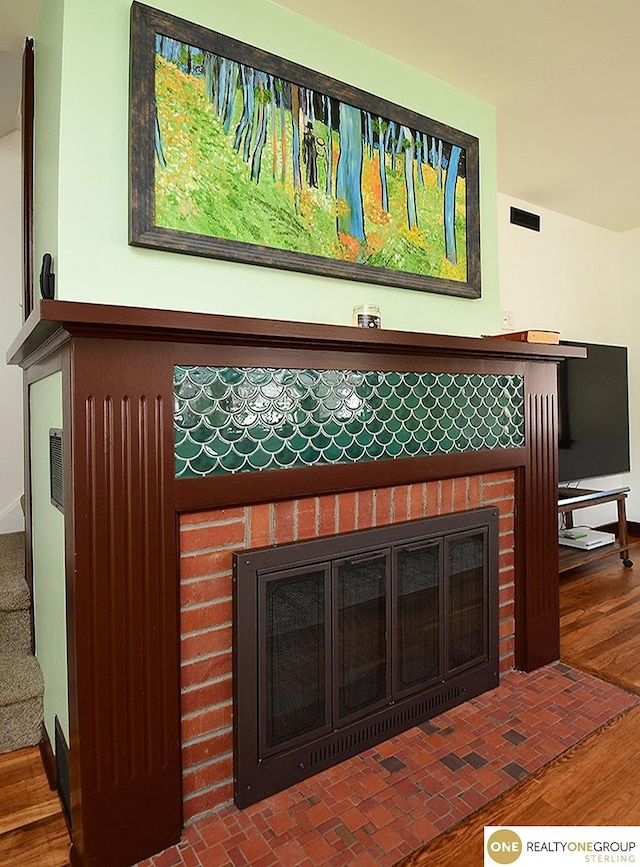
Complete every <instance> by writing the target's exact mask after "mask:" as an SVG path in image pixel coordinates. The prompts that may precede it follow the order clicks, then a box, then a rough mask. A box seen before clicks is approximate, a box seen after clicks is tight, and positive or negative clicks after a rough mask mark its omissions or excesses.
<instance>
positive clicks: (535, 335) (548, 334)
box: [490, 329, 560, 343]
mask: <svg viewBox="0 0 640 867" xmlns="http://www.w3.org/2000/svg"><path fill="white" fill-rule="evenodd" d="M490 337H492V338H493V339H495V340H516V341H519V342H521V343H560V332H559V331H540V330H537V331H536V330H531V329H529V330H527V331H505V332H503V333H502V334H491V335H490Z"/></svg>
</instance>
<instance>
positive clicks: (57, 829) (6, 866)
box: [0, 747, 70, 867]
mask: <svg viewBox="0 0 640 867" xmlns="http://www.w3.org/2000/svg"><path fill="white" fill-rule="evenodd" d="M69 845H70V841H69V834H68V833H67V826H66V824H65V821H64V818H63V816H62V810H61V808H60V802H59V800H58V796H57V794H56V793H55V792H52V791H51V789H50V788H49V783H48V782H47V777H46V775H45V772H44V769H43V767H42V761H41V759H40V751H39V750H38V748H37V747H32V748H27V749H24V750H17V751H16V752H12V753H4V754H3V755H0V864H2V865H3V867H68V865H69Z"/></svg>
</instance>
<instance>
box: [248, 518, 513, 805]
mask: <svg viewBox="0 0 640 867" xmlns="http://www.w3.org/2000/svg"><path fill="white" fill-rule="evenodd" d="M497 526H498V512H497V509H477V510H472V511H469V512H461V513H456V514H453V515H446V516H440V517H437V518H428V519H421V520H419V521H408V522H405V523H401V524H394V525H391V526H388V527H379V528H375V529H373V530H365V531H358V532H355V533H346V534H341V535H338V536H331V537H328V538H322V539H315V540H312V541H308V542H300V543H294V544H291V545H282V546H279V547H272V548H265V549H258V550H254V551H245V552H242V553H238V554H236V555H235V558H234V763H235V778H236V790H235V798H236V803H237V804H238V806H240V807H244V806H248V805H249V804H251V803H254V802H255V801H258V800H260V799H261V798H264V797H266V796H267V795H269V794H272V793H273V792H276V791H279V790H280V789H283V788H286V786H289V785H291V784H292V783H294V782H297V781H299V780H301V779H304V778H305V777H307V776H310V774H312V773H315V772H317V771H318V770H321V769H322V768H325V767H329V766H330V765H331V764H335V763H336V762H338V761H341V760H342V759H344V758H347V757H348V756H351V755H354V754H356V753H357V752H360V751H361V750H363V749H365V748H367V747H369V746H372V745H373V744H375V743H378V742H379V741H380V740H383V739H385V738H388V737H390V736H391V735H393V734H395V733H398V732H400V731H402V730H404V729H406V728H408V727H409V726H410V725H415V724H417V723H418V722H420V721H422V720H424V719H426V718H428V717H429V716H433V715H434V714H436V713H439V712H440V711H442V710H445V709H446V708H448V707H452V706H453V705H455V704H458V703H460V702H461V701H465V700H466V699H468V698H471V697H472V696H474V695H478V694H479V693H481V692H484V691H485V690H487V689H490V688H492V687H493V686H495V685H497V683H498V625H497V624H498V616H497V607H498V563H497V536H498V531H497Z"/></svg>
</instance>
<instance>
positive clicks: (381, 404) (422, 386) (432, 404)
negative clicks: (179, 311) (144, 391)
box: [173, 365, 524, 478]
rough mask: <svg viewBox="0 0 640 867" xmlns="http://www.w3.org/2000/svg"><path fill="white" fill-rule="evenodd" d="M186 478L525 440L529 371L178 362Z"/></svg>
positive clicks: (179, 441) (177, 415)
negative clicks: (526, 377) (526, 375)
mask: <svg viewBox="0 0 640 867" xmlns="http://www.w3.org/2000/svg"><path fill="white" fill-rule="evenodd" d="M173 377H174V396H175V410H174V431H175V473H176V477H177V478H197V477H200V476H209V475H221V474H226V473H241V472H254V471H256V470H281V469H287V468H290V467H312V466H322V465H326V464H342V463H354V462H357V461H372V460H377V459H379V458H380V459H389V458H408V457H416V456H419V457H424V456H427V455H441V454H451V453H462V452H469V451H480V450H483V449H506V448H516V447H519V446H522V445H524V380H523V377H522V376H520V375H507V374H488V373H472V374H468V373H415V372H404V371H403V372H400V371H375V370H309V369H288V368H287V369H285V368H265V367H203V366H187V365H184V366H176V367H174V371H173Z"/></svg>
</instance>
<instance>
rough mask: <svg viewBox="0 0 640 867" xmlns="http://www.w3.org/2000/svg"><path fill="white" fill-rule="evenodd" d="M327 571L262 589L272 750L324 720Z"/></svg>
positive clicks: (266, 742)
mask: <svg viewBox="0 0 640 867" xmlns="http://www.w3.org/2000/svg"><path fill="white" fill-rule="evenodd" d="M325 587H326V577H325V573H324V572H323V571H314V572H310V573H307V574H302V575H297V576H293V577H287V578H279V579H274V580H271V581H268V582H266V584H265V588H264V593H265V598H264V632H265V644H266V647H265V648H264V653H262V654H261V655H260V661H261V664H262V665H263V666H264V671H263V672H262V673H261V677H260V680H261V681H262V682H263V683H264V687H265V727H264V733H263V735H264V746H265V747H266V748H267V749H269V748H270V747H275V746H277V745H278V744H281V743H283V742H289V741H292V740H294V739H296V738H298V737H300V736H301V735H304V734H306V733H308V732H311V731H316V730H317V729H321V728H323V727H324V725H325V724H326V701H325V681H326V670H325V666H326V652H325V640H326V628H325V621H326V618H325Z"/></svg>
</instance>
